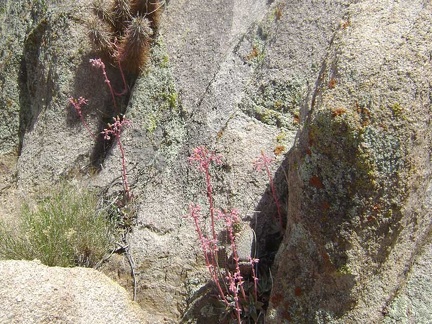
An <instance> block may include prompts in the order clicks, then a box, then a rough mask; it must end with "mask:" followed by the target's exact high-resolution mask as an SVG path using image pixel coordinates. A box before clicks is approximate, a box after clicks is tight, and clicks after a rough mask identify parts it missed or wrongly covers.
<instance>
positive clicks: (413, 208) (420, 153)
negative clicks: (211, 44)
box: [268, 1, 432, 323]
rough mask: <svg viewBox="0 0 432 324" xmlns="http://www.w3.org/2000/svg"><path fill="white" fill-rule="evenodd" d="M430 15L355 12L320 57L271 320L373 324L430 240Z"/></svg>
mask: <svg viewBox="0 0 432 324" xmlns="http://www.w3.org/2000/svg"><path fill="white" fill-rule="evenodd" d="M431 18H432V16H431V7H430V3H429V2H427V1H411V2H409V3H407V2H403V3H401V2H388V1H383V2H377V1H362V2H360V3H358V4H355V5H354V4H353V5H352V6H351V7H350V10H349V15H348V16H347V17H346V21H345V22H344V23H342V24H341V26H340V30H339V31H338V32H337V33H336V34H335V37H334V40H333V41H332V44H331V46H330V47H329V52H328V55H327V58H326V59H325V61H324V63H323V66H322V70H321V73H320V74H319V77H318V80H317V83H316V86H315V88H314V91H313V96H312V102H311V105H310V106H309V107H310V108H309V110H308V111H307V112H306V113H305V115H304V117H303V118H304V120H305V123H304V127H303V128H302V130H301V131H300V134H299V137H298V141H297V142H296V145H295V147H294V149H293V150H292V151H291V152H290V154H289V164H290V166H289V175H288V183H289V203H288V206H289V207H288V209H289V212H288V227H287V231H286V234H285V239H284V241H283V243H282V246H281V248H280V250H279V255H278V260H277V261H276V262H277V264H278V268H277V275H276V279H275V281H276V282H278V283H279V284H278V285H276V286H275V287H274V289H273V291H272V297H271V307H270V310H269V313H268V318H269V320H271V321H275V322H277V323H280V322H283V321H293V322H299V321H300V322H301V321H306V322H309V323H312V322H320V323H327V322H335V323H336V322H337V323H347V322H368V323H372V322H374V323H375V322H379V321H381V320H382V318H383V316H384V314H385V313H386V312H387V305H389V304H390V303H391V301H392V299H393V298H394V296H395V294H396V292H397V291H398V290H399V289H400V288H401V287H402V286H403V284H404V281H405V279H404V278H405V276H406V274H407V271H409V269H410V267H411V264H412V260H413V258H414V257H415V256H416V254H417V253H418V249H419V248H420V247H421V246H422V244H423V243H424V241H425V238H426V237H427V236H428V235H429V233H430V229H431V222H430V208H428V205H429V204H428V203H427V202H428V201H430V186H431V182H430V174H431V169H430V155H429V150H430V143H431V131H430V107H431V101H430V79H431V73H432V66H431V61H430V51H429V49H428V48H429V47H428V44H430V41H431V35H432V34H431V33H430V30H431V29H430V28H431V27H430V22H431Z"/></svg>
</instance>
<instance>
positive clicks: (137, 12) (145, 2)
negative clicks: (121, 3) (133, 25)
mask: <svg viewBox="0 0 432 324" xmlns="http://www.w3.org/2000/svg"><path fill="white" fill-rule="evenodd" d="M161 7H162V3H161V1H159V0H131V13H132V15H134V16H142V17H146V18H147V19H148V20H150V23H151V27H152V28H153V29H156V28H157V27H158V26H159V21H160V14H161V12H162V11H161V10H160V9H161Z"/></svg>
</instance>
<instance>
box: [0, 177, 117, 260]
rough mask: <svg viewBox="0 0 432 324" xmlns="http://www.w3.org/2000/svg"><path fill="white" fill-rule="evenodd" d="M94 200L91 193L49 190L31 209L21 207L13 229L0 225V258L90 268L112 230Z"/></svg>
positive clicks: (71, 188) (100, 255)
mask: <svg viewBox="0 0 432 324" xmlns="http://www.w3.org/2000/svg"><path fill="white" fill-rule="evenodd" d="M97 201H98V198H97V195H96V194H95V193H94V192H92V191H88V190H84V189H79V188H77V187H74V186H71V185H62V186H60V187H53V189H52V191H51V192H50V193H48V194H47V195H45V197H44V198H43V199H41V200H40V202H38V203H37V204H36V206H35V207H34V208H31V207H30V206H29V205H28V204H27V205H25V206H24V207H23V210H22V212H21V219H20V222H19V226H18V228H17V229H16V230H13V229H12V228H10V226H6V225H5V224H3V223H1V222H0V258H3V259H15V260H17V259H18V260H21V259H24V260H34V259H38V260H40V261H41V262H42V263H43V264H46V265H48V266H62V267H71V266H85V267H92V266H94V265H95V264H96V263H97V262H98V261H100V260H101V259H102V258H103V256H104V254H105V253H106V252H107V251H108V249H109V245H110V243H111V238H112V234H113V228H114V227H113V225H112V224H111V223H110V222H109V220H108V217H107V215H106V213H105V212H103V211H100V210H99V211H97Z"/></svg>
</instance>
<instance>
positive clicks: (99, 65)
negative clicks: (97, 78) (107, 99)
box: [90, 58, 127, 112]
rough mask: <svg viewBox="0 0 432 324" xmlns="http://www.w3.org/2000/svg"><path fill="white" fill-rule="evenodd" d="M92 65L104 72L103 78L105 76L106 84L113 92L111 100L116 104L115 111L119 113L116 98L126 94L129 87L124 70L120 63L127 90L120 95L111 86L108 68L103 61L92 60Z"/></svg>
mask: <svg viewBox="0 0 432 324" xmlns="http://www.w3.org/2000/svg"><path fill="white" fill-rule="evenodd" d="M90 63H91V65H92V66H93V67H95V68H97V69H101V70H102V74H103V76H104V79H105V83H106V84H107V85H108V88H109V90H110V92H111V98H112V101H113V104H114V108H115V110H116V111H117V112H118V108H117V103H116V100H115V96H116V95H118V96H120V95H123V94H125V93H126V91H127V87H126V80H125V77H124V74H123V70H122V69H121V66H120V63H119V67H120V73H121V76H122V79H123V83H124V84H125V90H124V91H123V92H122V93H120V94H117V93H116V92H115V91H114V89H113V87H112V86H111V81H110V79H109V78H108V74H107V73H106V68H105V64H104V62H102V60H101V59H100V58H98V59H90Z"/></svg>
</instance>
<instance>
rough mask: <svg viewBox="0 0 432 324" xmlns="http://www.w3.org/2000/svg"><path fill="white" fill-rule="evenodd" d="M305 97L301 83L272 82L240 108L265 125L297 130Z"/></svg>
mask: <svg viewBox="0 0 432 324" xmlns="http://www.w3.org/2000/svg"><path fill="white" fill-rule="evenodd" d="M303 97H304V95H303V86H302V85H301V83H300V82H299V81H297V80H290V81H286V80H272V81H270V82H267V83H265V84H262V85H260V86H259V87H258V91H256V92H254V93H251V94H250V95H249V96H248V97H247V98H245V99H244V100H243V102H242V103H241V104H240V108H241V109H242V110H243V111H244V112H245V113H247V114H248V115H250V116H252V117H254V118H256V119H258V120H259V121H261V122H262V123H264V124H267V125H273V126H276V127H278V128H285V129H296V128H297V125H298V111H299V108H300V103H301V101H302V99H303Z"/></svg>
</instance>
